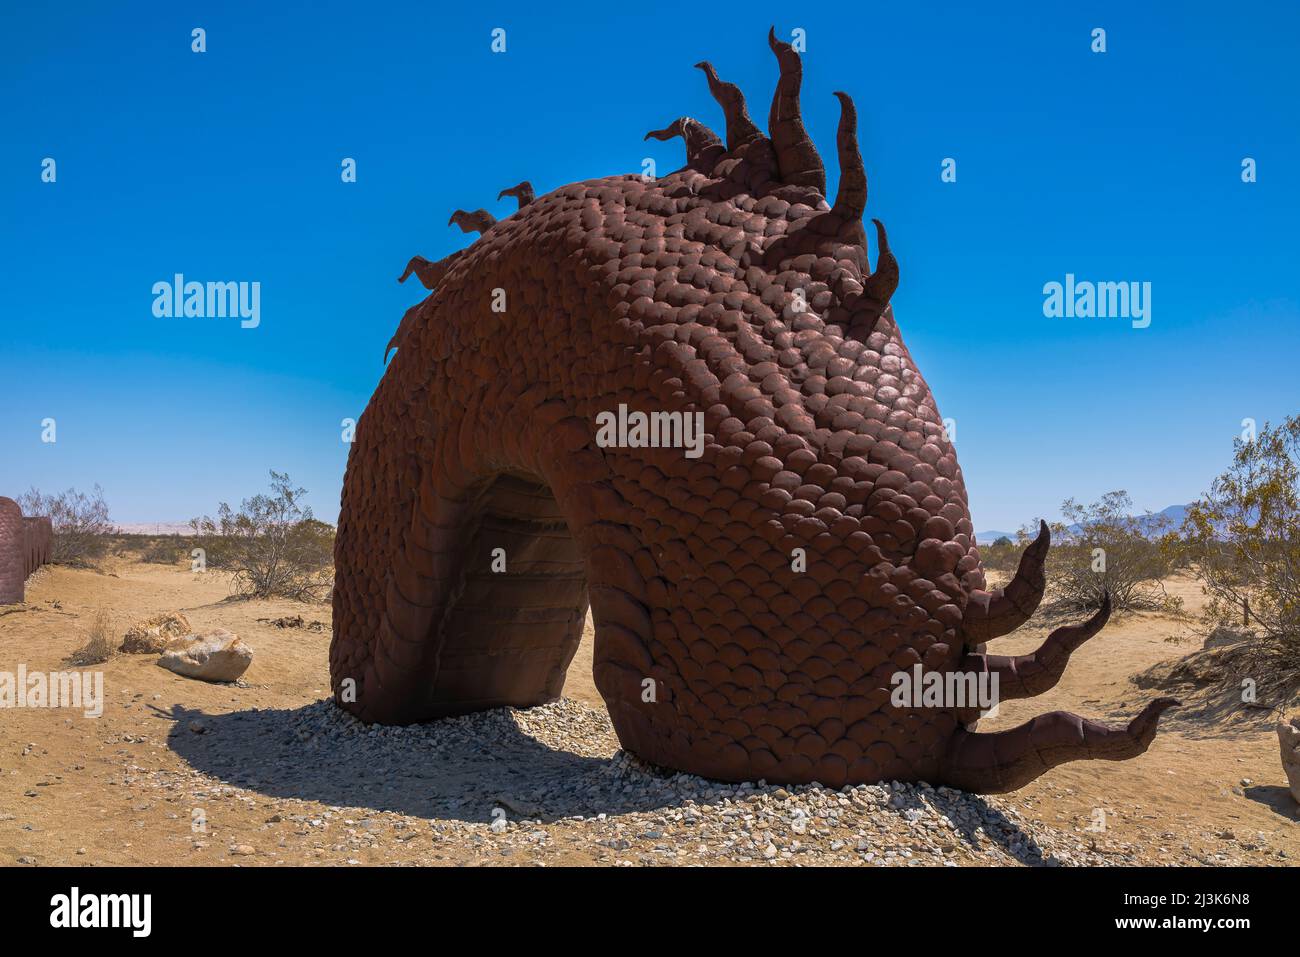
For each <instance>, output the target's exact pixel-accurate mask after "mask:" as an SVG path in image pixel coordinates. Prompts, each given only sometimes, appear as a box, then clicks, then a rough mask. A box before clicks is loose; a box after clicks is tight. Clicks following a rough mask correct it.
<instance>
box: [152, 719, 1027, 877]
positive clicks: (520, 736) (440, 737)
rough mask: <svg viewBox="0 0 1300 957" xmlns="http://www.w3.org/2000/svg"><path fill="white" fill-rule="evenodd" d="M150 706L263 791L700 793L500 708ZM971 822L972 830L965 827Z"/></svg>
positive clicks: (449, 815)
mask: <svg viewBox="0 0 1300 957" xmlns="http://www.w3.org/2000/svg"><path fill="white" fill-rule="evenodd" d="M153 711H154V713H155V716H156V717H158V718H159V719H162V720H167V721H173V722H175V724H174V726H173V728H172V730H171V731H170V733H169V736H168V746H169V747H170V748H171V749H172V750H173V751H174V752H175V753H176V754H177V755H178V756H180V757H181V758H183V759H184V760H185V761H186V762H188V763H189V765H190V766H192V767H193V768H194V769H195V770H197V771H201V772H202V773H204V774H206V775H208V776H210V777H212V778H215V779H217V780H218V781H221V782H223V783H225V784H227V785H230V786H235V787H239V788H242V789H246V790H248V791H252V792H255V793H257V794H260V795H262V796H264V797H267V798H278V799H286V800H303V801H316V802H319V803H321V804H324V805H328V806H332V807H345V808H357V809H360V810H362V811H363V812H365V811H374V812H383V811H392V812H396V813H399V814H406V815H411V816H413V817H421V818H427V819H438V820H459V821H466V822H480V823H485V822H490V821H491V820H492V818H493V811H494V809H495V808H502V809H504V811H505V813H506V815H507V817H508V818H510V819H512V820H520V819H527V820H540V821H542V822H548V823H549V822H552V821H556V820H559V819H561V818H566V817H572V816H574V815H582V816H583V817H593V816H595V815H598V814H605V815H608V816H609V817H616V816H618V815H621V814H629V813H636V812H652V811H660V810H665V809H669V808H674V807H680V806H683V805H685V804H686V803H687V801H688V799H693V800H694V801H695V802H696V803H705V799H704V798H703V797H702V796H701V795H700V794H699V793H698V790H697V791H696V793H694V794H691V795H684V794H682V793H680V792H679V790H678V789H677V787H676V786H675V784H674V782H673V781H672V776H673V775H672V772H667V771H665V772H656V771H655V770H654V769H651V768H647V767H646V766H644V765H639V764H637V766H635V767H632V766H629V762H628V761H627V759H626V757H623V758H622V759H621V760H620V756H619V755H611V756H609V757H605V756H584V755H580V754H575V753H573V752H570V751H565V750H557V749H555V748H551V747H548V746H547V745H546V744H544V743H543V742H542V741H539V740H538V739H537V738H534V737H532V736H531V735H529V734H528V733H526V732H525V731H523V730H522V729H521V728H520V727H519V726H518V725H517V724H515V722H514V721H513V720H512V718H511V717H510V716H509V713H508V712H505V711H500V712H495V713H492V717H491V718H490V719H489V720H486V721H485V720H483V719H484V715H476V716H473V719H470V720H464V719H446V720H444V721H440V722H434V723H432V724H430V725H424V726H420V727H419V728H408V729H404V730H397V731H394V732H392V733H389V732H386V731H385V730H384V729H375V733H374V734H371V733H370V731H371V729H370V728H367V727H366V726H364V725H361V724H359V723H357V722H354V721H352V719H351V718H345V717H341V716H340V715H339V714H338V713H337V709H336V708H335V706H334V704H333V703H332V702H331V701H328V700H326V701H318V702H314V703H312V704H309V705H305V706H303V707H301V708H295V709H276V708H271V709H264V710H263V709H250V710H245V711H235V712H231V713H228V714H207V713H205V712H202V711H198V710H193V709H187V708H183V707H181V706H180V705H175V706H173V708H172V710H171V711H166V710H164V709H161V708H157V707H154V708H153ZM192 725H193V727H194V728H196V729H199V730H193V729H192V727H191V726H192ZM620 754H621V753H620ZM704 786H705V788H707V787H708V785H707V783H705V785H704ZM773 789H775V786H773ZM929 802H930V804H931V805H932V806H933V807H935V808H937V809H939V810H941V811H944V812H946V813H948V815H949V817H950V818H951V819H952V820H953V821H954V822H955V823H956V824H957V828H956V830H955V831H954V832H952V833H953V835H954V840H959V841H962V842H964V843H966V844H967V845H968V846H970V847H972V848H975V849H987V848H988V847H989V846H990V845H993V844H996V845H998V846H1000V847H1001V848H1002V849H1003V850H1004V851H1006V852H1007V853H1008V854H1011V855H1013V856H1014V857H1016V858H1017V859H1018V860H1020V861H1021V862H1022V863H1024V864H1030V865H1043V864H1050V863H1052V862H1051V861H1050V859H1049V858H1048V857H1047V856H1046V855H1045V854H1044V853H1043V852H1042V851H1041V850H1040V849H1039V848H1038V846H1037V844H1035V843H1034V841H1033V838H1032V836H1030V835H1028V834H1027V833H1025V832H1024V831H1023V830H1021V829H1020V828H1019V826H1018V825H1017V824H1016V823H1015V822H1014V821H1012V820H1011V819H1010V818H1007V817H1006V816H1005V815H1003V814H1002V812H1001V811H1000V810H999V809H998V808H997V807H996V806H993V805H990V804H988V803H987V802H985V801H984V800H983V799H981V798H980V797H979V796H978V795H967V794H962V793H960V792H952V795H951V796H950V797H949V796H945V795H944V793H942V792H939V791H933V792H930V795H929ZM910 807H916V808H918V809H919V808H921V807H922V804H921V802H920V801H919V799H918V798H917V797H916V792H915V791H907V792H902V791H895V799H894V802H893V803H892V805H891V808H892V810H891V811H890V812H889V813H894V814H898V815H905V814H906V811H907V810H908V808H910ZM960 809H965V810H967V811H970V810H974V811H975V812H976V813H977V814H978V815H979V816H980V817H981V818H982V820H981V821H978V822H976V821H970V820H964V819H963V818H962V817H961V816H960V815H959V814H958V811H959V810H960ZM977 824H982V825H983V833H982V834H979V835H977V834H976V833H975V827H976V826H977ZM850 833H851V832H850ZM846 839H847V840H850V841H852V840H854V838H853V837H851V836H849V835H846ZM926 863H930V861H929V859H928V858H927V859H926ZM933 863H936V864H937V863H940V859H938V858H936V859H935V860H934V862H933Z"/></svg>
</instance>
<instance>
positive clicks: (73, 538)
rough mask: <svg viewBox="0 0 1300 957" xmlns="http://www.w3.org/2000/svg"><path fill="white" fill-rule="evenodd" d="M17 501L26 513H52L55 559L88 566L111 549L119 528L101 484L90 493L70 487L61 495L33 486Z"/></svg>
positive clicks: (56, 562)
mask: <svg viewBox="0 0 1300 957" xmlns="http://www.w3.org/2000/svg"><path fill="white" fill-rule="evenodd" d="M17 501H18V506H19V508H21V509H22V510H23V514H24V515H27V516H36V515H48V516H49V519H50V524H51V525H52V526H53V527H54V542H53V544H52V546H51V548H50V561H51V562H54V563H55V564H58V565H72V566H75V567H80V568H84V567H86V566H89V565H92V564H94V562H95V559H97V558H100V557H102V556H103V555H104V553H105V552H106V551H108V546H109V544H110V539H109V536H110V535H112V534H113V533H114V532H115V531H116V528H115V527H114V525H113V523H112V521H111V519H110V518H109V515H108V503H107V502H105V501H104V490H103V489H102V488H100V487H99V486H98V485H96V486H95V488H94V490H93V491H92V492H91V493H90V494H86V493H85V492H78V491H77V490H76V489H74V488H70V489H68V490H67V491H66V492H60V493H59V494H57V495H42V494H41V492H40V490H39V489H35V488H33V489H29V490H28V491H27V492H26V493H25V494H23V495H21V496H19V498H18V500H17Z"/></svg>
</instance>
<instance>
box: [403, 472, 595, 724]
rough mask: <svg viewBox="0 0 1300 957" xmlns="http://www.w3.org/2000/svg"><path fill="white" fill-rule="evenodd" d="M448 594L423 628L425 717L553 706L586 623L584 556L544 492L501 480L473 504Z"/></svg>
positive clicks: (523, 476)
mask: <svg viewBox="0 0 1300 957" xmlns="http://www.w3.org/2000/svg"><path fill="white" fill-rule="evenodd" d="M466 521H467V525H468V527H467V528H465V529H462V530H460V531H461V534H463V535H464V536H465V538H464V539H463V540H467V541H468V547H467V548H466V549H465V551H464V552H463V553H462V555H463V556H464V559H465V560H464V562H463V569H464V570H463V573H462V575H461V578H460V582H459V587H458V589H457V593H456V594H455V595H454V596H449V597H450V599H451V600H450V601H449V602H448V610H447V613H446V615H445V617H443V618H441V619H436V620H435V621H434V622H433V623H432V624H431V626H430V634H429V636H428V640H429V641H430V642H433V643H434V644H435V645H436V646H437V647H438V658H437V670H436V674H435V676H434V678H433V686H432V688H431V689H430V693H431V698H432V701H431V705H432V706H431V709H430V715H429V716H430V717H438V716H443V715H452V714H463V713H466V712H470V711H479V710H482V709H484V708H493V707H501V706H505V705H510V706H514V707H528V706H531V705H536V704H542V703H545V702H547V701H552V700H554V699H555V698H557V697H559V695H560V692H561V690H562V689H563V686H564V677H565V673H566V671H567V670H568V667H569V664H570V662H572V660H573V657H574V654H575V653H576V651H577V649H578V644H579V643H580V642H581V640H582V631H583V624H584V622H585V620H586V614H587V604H588V596H587V576H586V566H585V563H584V559H583V555H582V553H581V550H580V548H579V546H578V543H577V542H576V541H575V540H574V538H573V536H572V535H571V534H570V531H569V527H568V523H567V521H566V520H565V517H564V515H563V513H562V512H561V510H560V507H559V504H558V503H557V502H556V500H555V496H554V494H553V493H552V492H551V489H550V488H549V486H548V485H547V484H546V483H545V482H544V481H542V480H541V479H540V478H538V477H537V476H535V475H531V474H527V473H523V472H502V473H499V474H498V475H496V476H494V477H493V478H491V479H489V480H488V481H486V482H484V483H483V484H482V485H481V487H480V489H479V491H478V493H477V495H476V496H475V497H474V499H473V503H472V508H471V509H470V511H469V514H468V517H467V520H466Z"/></svg>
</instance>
